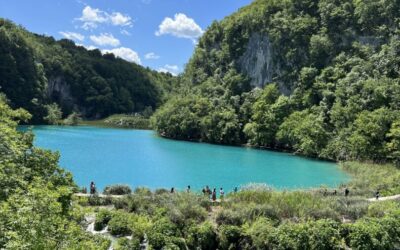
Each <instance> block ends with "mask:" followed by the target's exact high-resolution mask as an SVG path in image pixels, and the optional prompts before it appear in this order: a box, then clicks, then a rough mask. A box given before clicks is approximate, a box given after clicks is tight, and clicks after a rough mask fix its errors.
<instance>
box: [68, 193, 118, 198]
mask: <svg viewBox="0 0 400 250" xmlns="http://www.w3.org/2000/svg"><path fill="white" fill-rule="evenodd" d="M74 196H76V197H91V196H97V197H100V198H123V197H124V196H126V195H115V194H95V195H92V194H84V193H75V194H74Z"/></svg>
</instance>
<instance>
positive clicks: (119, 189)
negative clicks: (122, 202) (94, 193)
mask: <svg viewBox="0 0 400 250" xmlns="http://www.w3.org/2000/svg"><path fill="white" fill-rule="evenodd" d="M130 193H132V189H131V188H130V187H129V186H128V185H112V186H106V187H105V188H104V191H103V194H113V195H124V194H130Z"/></svg>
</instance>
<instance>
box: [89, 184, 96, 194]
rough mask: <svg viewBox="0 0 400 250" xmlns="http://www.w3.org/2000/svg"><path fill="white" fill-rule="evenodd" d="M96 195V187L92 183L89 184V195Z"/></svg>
mask: <svg viewBox="0 0 400 250" xmlns="http://www.w3.org/2000/svg"><path fill="white" fill-rule="evenodd" d="M95 193H96V185H95V184H94V182H93V181H92V182H90V194H95Z"/></svg>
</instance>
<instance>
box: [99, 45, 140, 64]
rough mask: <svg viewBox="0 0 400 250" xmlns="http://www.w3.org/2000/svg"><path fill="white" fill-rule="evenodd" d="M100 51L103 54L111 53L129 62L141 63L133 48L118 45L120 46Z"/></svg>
mask: <svg viewBox="0 0 400 250" xmlns="http://www.w3.org/2000/svg"><path fill="white" fill-rule="evenodd" d="M101 52H102V53H103V54H107V53H112V54H114V55H115V56H117V57H120V58H122V59H124V60H127V61H129V62H134V63H137V64H141V61H140V57H139V55H138V53H137V52H136V51H134V50H131V49H130V48H125V47H120V48H115V49H111V50H102V51H101Z"/></svg>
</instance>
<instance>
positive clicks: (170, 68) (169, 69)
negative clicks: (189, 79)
mask: <svg viewBox="0 0 400 250" xmlns="http://www.w3.org/2000/svg"><path fill="white" fill-rule="evenodd" d="M157 71H158V72H163V73H171V74H172V75H174V76H176V75H178V74H179V71H180V70H179V67H178V65H170V64H166V65H164V67H161V68H158V70H157Z"/></svg>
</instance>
